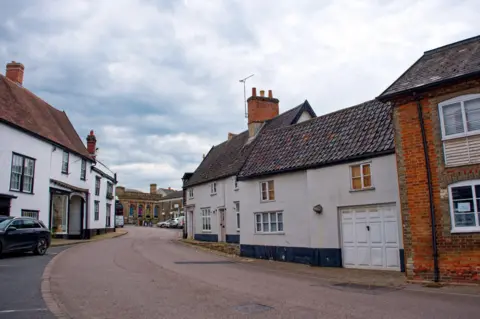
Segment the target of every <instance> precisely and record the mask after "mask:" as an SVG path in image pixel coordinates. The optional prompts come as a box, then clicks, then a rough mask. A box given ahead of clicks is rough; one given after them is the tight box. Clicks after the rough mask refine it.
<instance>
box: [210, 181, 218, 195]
mask: <svg viewBox="0 0 480 319" xmlns="http://www.w3.org/2000/svg"><path fill="white" fill-rule="evenodd" d="M215 194H217V182H213V183H212V184H210V195H215Z"/></svg>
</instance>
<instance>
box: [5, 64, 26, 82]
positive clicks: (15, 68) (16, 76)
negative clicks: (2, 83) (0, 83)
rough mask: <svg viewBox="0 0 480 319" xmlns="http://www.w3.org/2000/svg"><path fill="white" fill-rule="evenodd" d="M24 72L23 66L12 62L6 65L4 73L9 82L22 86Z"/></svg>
mask: <svg viewBox="0 0 480 319" xmlns="http://www.w3.org/2000/svg"><path fill="white" fill-rule="evenodd" d="M24 71H25V67H24V66H23V64H21V63H18V62H15V61H12V62H10V63H7V70H6V72H5V76H6V77H7V79H9V80H10V81H13V82H15V83H16V84H18V85H22V84H23V73H24Z"/></svg>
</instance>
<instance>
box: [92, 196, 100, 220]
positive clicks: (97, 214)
mask: <svg viewBox="0 0 480 319" xmlns="http://www.w3.org/2000/svg"><path fill="white" fill-rule="evenodd" d="M93 218H94V219H95V220H99V219H100V202H99V201H98V200H96V201H95V202H94V216H93Z"/></svg>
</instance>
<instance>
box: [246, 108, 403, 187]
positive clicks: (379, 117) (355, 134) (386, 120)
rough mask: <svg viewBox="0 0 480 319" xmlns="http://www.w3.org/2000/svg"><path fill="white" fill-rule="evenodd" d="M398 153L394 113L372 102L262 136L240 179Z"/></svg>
mask: <svg viewBox="0 0 480 319" xmlns="http://www.w3.org/2000/svg"><path fill="white" fill-rule="evenodd" d="M393 152H394V140H393V125H392V116H391V107H390V106H389V105H388V104H384V103H381V102H379V101H376V100H373V101H368V102H365V103H362V104H359V105H356V106H353V107H350V108H347V109H343V110H340V111H337V112H334V113H330V114H327V115H324V116H320V117H317V118H314V119H312V120H309V121H306V122H302V123H299V124H295V125H291V126H286V127H282V128H279V129H276V130H271V131H269V132H266V133H265V134H262V135H261V136H259V138H258V141H257V143H256V145H255V148H254V149H253V151H252V152H251V154H250V156H249V157H248V159H247V161H246V163H245V165H244V166H243V168H242V170H241V171H240V174H239V178H248V177H254V176H261V175H267V174H274V173H278V172H284V171H294V170H299V169H305V168H313V167H320V166H323V165H329V164H334V163H341V162H346V161H349V160H355V159H361V158H365V157H369V156H375V155H379V154H384V153H385V154H387V153H393Z"/></svg>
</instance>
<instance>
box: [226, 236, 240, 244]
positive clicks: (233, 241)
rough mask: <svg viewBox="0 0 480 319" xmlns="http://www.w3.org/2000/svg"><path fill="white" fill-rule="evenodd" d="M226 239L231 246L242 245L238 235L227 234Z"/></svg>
mask: <svg viewBox="0 0 480 319" xmlns="http://www.w3.org/2000/svg"><path fill="white" fill-rule="evenodd" d="M225 239H226V241H227V243H229V244H240V235H238V234H235V235H229V234H227V236H226V238H225Z"/></svg>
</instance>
